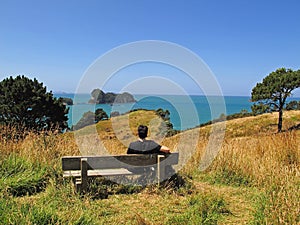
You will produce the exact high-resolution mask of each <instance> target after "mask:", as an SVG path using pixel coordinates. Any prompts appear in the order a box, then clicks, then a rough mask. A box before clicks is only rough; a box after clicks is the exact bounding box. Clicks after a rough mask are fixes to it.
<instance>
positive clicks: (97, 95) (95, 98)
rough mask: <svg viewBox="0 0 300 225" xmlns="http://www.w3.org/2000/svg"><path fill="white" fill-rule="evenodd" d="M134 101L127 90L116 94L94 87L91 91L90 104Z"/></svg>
mask: <svg viewBox="0 0 300 225" xmlns="http://www.w3.org/2000/svg"><path fill="white" fill-rule="evenodd" d="M131 102H136V100H135V99H134V97H133V95H131V94H130V93H128V92H124V93H121V94H116V93H112V92H107V93H105V92H104V91H102V90H100V89H98V88H97V89H94V90H93V91H92V92H91V99H90V100H89V103H90V104H112V103H131Z"/></svg>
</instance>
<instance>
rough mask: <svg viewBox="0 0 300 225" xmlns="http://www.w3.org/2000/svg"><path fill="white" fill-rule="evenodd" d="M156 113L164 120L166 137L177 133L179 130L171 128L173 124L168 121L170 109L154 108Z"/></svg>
mask: <svg viewBox="0 0 300 225" xmlns="http://www.w3.org/2000/svg"><path fill="white" fill-rule="evenodd" d="M156 114H157V115H158V116H160V117H161V118H162V119H163V121H164V124H163V125H164V126H165V127H166V137H171V136H173V135H175V134H177V133H178V132H179V131H177V130H174V129H173V124H172V123H171V121H170V111H169V110H163V109H161V108H159V109H157V110H156Z"/></svg>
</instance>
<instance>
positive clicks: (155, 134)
mask: <svg viewBox="0 0 300 225" xmlns="http://www.w3.org/2000/svg"><path fill="white" fill-rule="evenodd" d="M276 122H277V114H275V113H274V114H265V115H261V116H256V117H247V118H241V119H236V120H232V121H227V122H226V134H225V139H224V140H223V143H222V146H221V148H220V151H219V154H218V155H217V157H216V159H215V160H214V161H213V163H212V164H211V165H210V167H209V168H208V170H206V171H205V172H200V171H199V169H198V167H199V163H200V160H201V157H202V155H203V152H204V151H205V148H206V146H207V143H208V140H209V134H210V131H211V129H210V126H206V127H202V128H195V129H191V130H189V131H185V132H182V133H179V134H177V135H175V136H173V137H169V138H165V137H163V136H161V133H160V132H159V129H160V126H161V120H160V119H159V118H157V115H156V114H155V113H154V112H152V111H136V112H133V113H131V114H129V115H122V116H120V117H116V118H114V119H113V121H111V120H107V121H101V122H100V123H98V124H97V125H95V126H91V127H87V128H84V129H82V130H79V131H76V132H78V133H77V134H76V132H74V133H73V132H70V133H65V134H55V133H43V134H34V133H31V132H29V133H28V134H27V136H26V137H25V138H24V139H19V140H17V139H14V138H7V136H6V135H7V134H9V137H14V136H16V135H17V131H16V130H15V129H13V128H7V127H2V129H1V132H0V133H1V135H0V144H1V145H0V155H1V159H0V167H1V177H0V178H1V179H0V189H1V190H0V191H1V195H0V214H1V219H0V223H1V224H68V223H69V224H93V223H94V224H182V223H187V224H201V223H203V224H215V223H216V221H218V224H241V223H246V224H251V223H252V224H298V223H300V217H299V215H300V201H299V199H300V131H299V130H298V131H297V130H294V131H287V130H288V128H289V127H292V126H294V125H297V124H299V123H300V112H299V111H291V112H285V113H284V122H283V125H284V130H285V131H284V132H282V133H276V129H277V127H276ZM128 124H129V127H128ZM139 124H145V125H148V126H150V130H151V133H150V137H151V138H153V139H156V140H158V141H159V142H161V143H163V144H164V145H167V146H169V147H170V148H171V149H172V151H178V152H179V153H180V157H181V162H183V163H182V164H183V165H180V166H182V167H183V168H181V175H183V176H185V177H187V178H188V179H189V180H190V182H191V183H192V185H191V186H189V187H184V188H183V189H182V190H179V191H178V190H177V191H174V190H172V189H170V190H169V189H164V188H161V189H157V188H156V187H148V188H146V189H141V190H139V189H137V190H134V189H133V188H134V187H121V186H119V187H117V186H111V187H110V186H109V184H107V183H103V184H101V185H102V186H99V187H97V186H95V188H96V189H95V193H91V195H87V196H84V197H81V196H79V195H77V194H76V193H75V192H74V188H73V185H72V182H70V181H69V180H63V179H62V175H61V162H60V160H61V157H62V156H65V155H80V154H125V153H126V149H127V147H126V146H127V145H128V143H129V142H130V141H132V140H135V139H136V138H137V137H136V135H137V132H136V128H137V126H138V125H139ZM15 134H16V135H15ZM76 135H77V136H76ZM195 139H196V140H197V144H196V145H195V146H191V145H190V143H191V142H192V141H193V140H195ZM99 143H100V144H99ZM194 147H195V149H194ZM103 188H104V189H103ZM106 188H112V190H111V191H109V190H108V193H109V194H108V199H102V198H97V196H95V194H99V193H101V192H103V190H104V191H105V190H106ZM106 191H107V190H106ZM18 193H19V194H18ZM121 193H125V194H121ZM126 193H127V194H126ZM244 193H247V194H246V195H245V194H244ZM93 194H94V196H93ZM17 196H18V197H17ZM149 209H151V210H149ZM152 209H160V210H152ZM188 218H190V220H188ZM205 219H206V220H205ZM189 221H190V222H189ZM205 221H206V222H205ZM209 221H212V222H211V223H210V222H209Z"/></svg>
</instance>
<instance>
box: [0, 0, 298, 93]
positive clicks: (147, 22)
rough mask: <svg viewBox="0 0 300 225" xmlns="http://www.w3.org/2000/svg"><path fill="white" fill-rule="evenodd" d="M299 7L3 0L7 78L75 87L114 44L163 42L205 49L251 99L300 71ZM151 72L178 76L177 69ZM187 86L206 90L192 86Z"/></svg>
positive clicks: (225, 83)
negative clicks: (271, 82)
mask: <svg viewBox="0 0 300 225" xmlns="http://www.w3.org/2000/svg"><path fill="white" fill-rule="evenodd" d="M299 9H300V1H297V0H294V1H293V0H286V1H277V0H273V1H268V0H260V1H258V0H252V1H250V0H227V1H223V0H220V1H216V0H207V1H201V0H198V1H196V0H195V1H183V0H182V1H178V0H175V1H155V0H154V1H143V0H130V1H121V0H119V1H114V0H111V1H108V0H107V1H101V0H98V1H91V0H87V1H71V0H66V1H58V0H52V1H31V0H27V1H15V0H1V1H0V80H2V79H3V78H5V77H8V76H10V75H13V76H15V75H18V74H24V75H26V76H28V77H36V78H37V79H38V80H39V81H40V82H43V83H44V85H46V86H47V88H48V90H52V91H64V92H74V91H75V90H76V88H77V87H78V85H79V83H80V80H81V78H82V76H83V74H84V72H85V71H86V70H87V68H88V67H89V66H90V65H91V64H92V63H93V62H94V61H95V60H96V59H97V58H98V57H100V56H101V55H103V54H105V53H106V52H108V51H110V50H111V49H113V48H116V47H118V46H120V45H124V44H126V43H130V42H135V41H141V40H161V41H167V42H172V43H176V44H178V45H181V46H183V47H185V48H187V49H189V50H191V51H192V52H194V53H195V54H197V55H198V56H199V57H200V58H201V59H202V60H203V61H204V62H205V63H206V64H207V65H208V67H209V68H210V69H211V70H212V72H213V73H214V74H215V76H216V78H217V80H218V82H219V84H220V87H221V89H222V91H223V93H224V95H246V96H249V95H250V93H251V89H252V88H253V87H254V86H255V84H256V83H257V82H260V81H261V80H262V79H263V77H265V76H266V75H268V74H269V73H270V72H272V71H274V70H276V69H277V68H280V67H286V68H291V69H294V70H297V69H300V22H299V21H300V13H299ZM143 69H144V71H143V72H144V73H145V74H148V75H157V74H158V73H163V74H164V76H166V77H167V78H168V79H171V80H173V78H174V80H176V79H175V76H177V75H176V71H172V70H165V69H162V71H163V72H161V71H160V69H161V68H157V70H156V71H155V72H154V71H152V72H151V73H150V71H151V67H149V64H147V66H145V67H144V68H143ZM147 70H150V71H147ZM152 70H153V68H152ZM128 71H130V72H132V73H133V74H134V73H137V71H141V67H138V68H137V70H136V71H132V70H128ZM124 74H125V72H124ZM159 75H161V74H159ZM126 76H128V74H127V75H124V77H123V79H126ZM115 80H116V81H115V83H113V82H112V83H110V85H108V87H109V89H111V90H107V91H118V90H119V88H121V87H120V86H122V85H120V84H122V79H121V78H120V79H119V80H117V79H115ZM183 80H184V79H183ZM183 80H182V81H183ZM179 82H180V81H179ZM184 88H186V89H187V92H189V93H191V94H197V93H198V92H197V90H196V89H195V87H193V85H192V84H191V86H189V84H186V86H185V87H184ZM295 94H296V96H300V91H299V90H297V91H296V92H295Z"/></svg>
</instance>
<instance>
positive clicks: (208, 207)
mask: <svg viewBox="0 0 300 225" xmlns="http://www.w3.org/2000/svg"><path fill="white" fill-rule="evenodd" d="M227 214H230V211H229V210H228V209H227V206H226V203H225V200H224V199H223V198H222V197H220V196H215V195H210V194H206V195H195V196H192V197H191V198H190V199H189V200H188V202H187V209H186V210H185V211H184V212H183V213H181V214H180V215H176V216H174V217H171V218H170V219H169V220H168V221H167V223H166V224H170V225H171V224H172V225H173V224H178V225H179V224H217V223H218V220H220V219H221V218H222V215H227Z"/></svg>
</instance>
